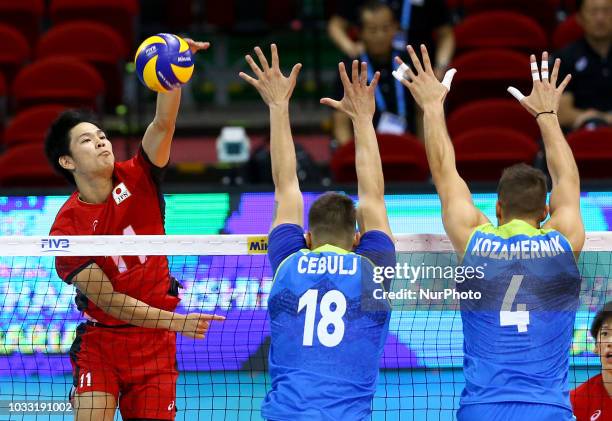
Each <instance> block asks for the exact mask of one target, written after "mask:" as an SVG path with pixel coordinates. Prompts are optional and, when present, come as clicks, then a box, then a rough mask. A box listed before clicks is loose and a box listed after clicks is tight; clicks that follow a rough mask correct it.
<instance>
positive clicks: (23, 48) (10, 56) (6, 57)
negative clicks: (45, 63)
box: [0, 24, 31, 84]
mask: <svg viewBox="0 0 612 421" xmlns="http://www.w3.org/2000/svg"><path fill="white" fill-rule="evenodd" d="M30 55H31V50H30V46H29V45H28V41H27V40H26V38H25V37H24V36H23V35H22V34H21V32H19V31H18V30H17V29H15V28H14V27H12V26H9V25H4V24H0V73H2V74H3V75H4V77H5V79H6V81H7V82H8V83H9V84H10V83H11V82H12V81H13V79H14V78H15V75H16V74H17V71H18V70H19V68H20V67H21V66H22V65H23V64H24V63H25V62H26V61H28V60H29V59H30Z"/></svg>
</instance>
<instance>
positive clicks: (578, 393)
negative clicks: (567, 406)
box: [570, 374, 612, 421]
mask: <svg viewBox="0 0 612 421" xmlns="http://www.w3.org/2000/svg"><path fill="white" fill-rule="evenodd" d="M570 399H571V401H572V408H574V415H575V416H576V420H577V421H608V420H612V398H610V396H609V395H608V391H607V390H606V388H605V387H604V384H603V378H602V376H601V374H599V375H597V376H595V377H593V378H591V379H589V380H588V381H587V382H585V383H583V384H581V385H580V386H578V387H577V388H576V389H574V390H572V391H571V392H570Z"/></svg>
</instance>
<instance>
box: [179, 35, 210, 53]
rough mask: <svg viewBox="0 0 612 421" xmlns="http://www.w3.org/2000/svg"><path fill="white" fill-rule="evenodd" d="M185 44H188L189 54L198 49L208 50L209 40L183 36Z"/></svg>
mask: <svg viewBox="0 0 612 421" xmlns="http://www.w3.org/2000/svg"><path fill="white" fill-rule="evenodd" d="M183 39H184V40H185V42H186V43H187V45H189V49H190V50H191V54H195V53H197V52H198V51H200V50H208V48H209V47H210V42H201V41H194V40H192V39H191V38H183Z"/></svg>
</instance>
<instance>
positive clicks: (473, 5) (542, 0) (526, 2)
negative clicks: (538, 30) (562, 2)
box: [463, 0, 559, 33]
mask: <svg viewBox="0 0 612 421" xmlns="http://www.w3.org/2000/svg"><path fill="white" fill-rule="evenodd" d="M558 3H559V0H536V1H534V0H463V8H464V11H465V13H466V14H467V15H471V14H474V13H479V12H484V11H490V10H507V11H513V12H518V13H522V14H524V15H526V16H530V17H531V18H532V19H535V20H536V21H537V22H538V23H539V24H540V25H541V26H542V27H543V28H544V30H545V31H546V33H550V32H552V30H553V29H554V28H555V26H556V25H557V17H556V12H557V8H558Z"/></svg>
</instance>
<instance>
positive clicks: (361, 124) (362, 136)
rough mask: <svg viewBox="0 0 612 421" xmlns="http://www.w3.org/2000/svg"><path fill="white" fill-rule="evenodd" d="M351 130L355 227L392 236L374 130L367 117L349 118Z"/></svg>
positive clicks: (362, 232) (369, 118)
mask: <svg viewBox="0 0 612 421" xmlns="http://www.w3.org/2000/svg"><path fill="white" fill-rule="evenodd" d="M353 127H354V131H355V170H356V172H357V191H358V196H359V209H358V215H359V229H360V231H361V234H365V233H366V232H368V231H374V230H376V231H382V232H384V233H385V234H387V235H388V236H389V238H393V236H392V234H391V227H390V226H389V217H388V216H387V208H386V206H385V180H384V178H383V171H382V163H381V160H380V152H379V151H378V142H377V140H376V132H375V130H374V125H373V124H372V118H371V116H370V117H357V118H356V119H355V120H354V121H353Z"/></svg>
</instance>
